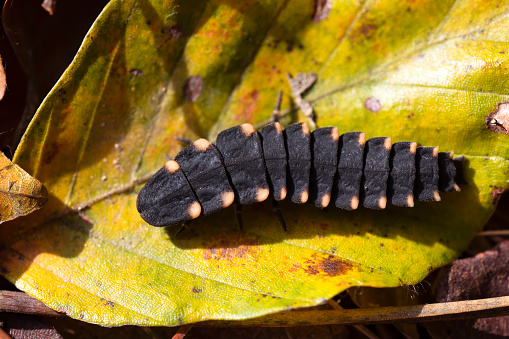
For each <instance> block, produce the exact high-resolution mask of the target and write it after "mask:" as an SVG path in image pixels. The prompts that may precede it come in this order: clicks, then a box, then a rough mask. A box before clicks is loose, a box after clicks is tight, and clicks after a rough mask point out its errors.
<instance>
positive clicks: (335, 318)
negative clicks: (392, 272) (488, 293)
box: [0, 291, 509, 327]
mask: <svg viewBox="0 0 509 339" xmlns="http://www.w3.org/2000/svg"><path fill="white" fill-rule="evenodd" d="M0 312H11V313H23V314H36V315H43V316H54V317H63V316H65V314H64V313H59V312H56V311H53V310H52V309H50V308H49V307H47V306H46V305H44V304H43V303H42V302H40V301H39V300H37V299H35V298H33V297H31V296H29V295H28V294H25V293H23V292H11V291H0ZM505 315H509V296H505V297H497V298H487V299H479V300H467V301H454V302H447V303H438V304H426V305H416V306H399V307H394V306H390V307H373V308H359V309H353V310H350V309H343V310H330V311H328V310H326V311H323V310H311V311H305V310H299V311H291V312H281V313H276V314H271V315H267V316H262V317H258V318H253V319H247V320H242V321H222V320H214V321H204V322H201V323H196V324H194V325H193V326H199V327H293V326H312V325H332V324H336V325H367V324H384V323H385V324H387V323H399V322H424V321H438V320H439V321H445V320H457V319H476V318H488V317H499V316H505Z"/></svg>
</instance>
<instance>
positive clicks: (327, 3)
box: [313, 0, 332, 24]
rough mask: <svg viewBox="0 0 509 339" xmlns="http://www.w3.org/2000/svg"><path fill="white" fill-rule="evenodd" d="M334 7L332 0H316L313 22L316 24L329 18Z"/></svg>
mask: <svg viewBox="0 0 509 339" xmlns="http://www.w3.org/2000/svg"><path fill="white" fill-rule="evenodd" d="M331 9H332V1H331V0H315V12H314V13H313V22H314V23H315V24H317V23H319V22H320V21H323V20H325V19H327V17H328V16H329V14H330V11H331Z"/></svg>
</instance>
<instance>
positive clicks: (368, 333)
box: [328, 299, 379, 339]
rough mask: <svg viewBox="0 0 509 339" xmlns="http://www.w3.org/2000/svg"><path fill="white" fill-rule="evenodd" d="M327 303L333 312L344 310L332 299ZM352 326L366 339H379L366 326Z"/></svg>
mask: <svg viewBox="0 0 509 339" xmlns="http://www.w3.org/2000/svg"><path fill="white" fill-rule="evenodd" d="M328 303H329V305H330V306H331V307H332V308H333V309H335V310H344V308H343V307H341V305H340V304H338V303H337V302H336V300H334V299H329V300H328ZM352 326H353V327H355V329H356V330H357V331H359V332H361V333H362V334H364V335H365V336H366V338H369V339H379V337H378V336H377V335H376V334H375V333H373V332H372V331H371V330H370V329H369V328H367V327H366V326H363V325H352Z"/></svg>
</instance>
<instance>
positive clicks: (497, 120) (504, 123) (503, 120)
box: [484, 102, 509, 134]
mask: <svg viewBox="0 0 509 339" xmlns="http://www.w3.org/2000/svg"><path fill="white" fill-rule="evenodd" d="M484 123H485V125H486V128H487V129H489V130H490V131H492V132H495V133H502V134H508V133H509V102H503V103H500V104H498V107H497V109H496V110H495V111H494V112H491V113H490V114H488V116H487V117H486V119H485V121H484Z"/></svg>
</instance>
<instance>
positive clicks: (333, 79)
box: [0, 0, 509, 326]
mask: <svg viewBox="0 0 509 339" xmlns="http://www.w3.org/2000/svg"><path fill="white" fill-rule="evenodd" d="M476 6H477V7H476ZM507 8H508V6H502V5H500V6H498V7H497V6H495V5H493V6H489V5H484V2H482V4H481V3H480V2H475V1H467V2H465V3H464V2H460V3H458V2H455V1H452V0H451V1H445V2H444V1H438V0H436V1H426V2H423V1H415V2H412V3H404V4H400V3H395V2H393V1H377V2H376V3H375V2H368V1H366V2H358V1H350V2H340V3H337V4H335V3H334V4H333V6H332V9H331V11H330V13H329V15H328V17H327V19H325V20H323V21H320V22H319V23H317V24H315V23H313V20H312V15H313V13H314V11H315V6H314V2H313V1H310V0H309V1H287V2H284V1H278V2H275V1H269V2H253V3H250V2H238V1H226V2H225V1H221V2H208V1H196V2H194V1H173V2H170V1H145V2H139V1H135V0H132V1H116V0H113V1H111V2H109V4H108V5H107V7H106V8H105V9H104V11H103V12H102V14H101V16H100V17H99V18H98V20H97V21H96V23H95V24H94V26H93V27H92V28H91V29H90V31H89V33H88V35H87V37H86V38H85V40H84V42H83V45H82V48H81V50H80V52H79V53H78V54H77V55H76V57H75V59H74V62H73V63H72V64H71V65H70V67H69V68H68V69H67V70H66V72H65V73H64V74H63V75H62V77H61V79H60V81H59V82H58V83H57V85H56V86H55V87H54V88H53V89H52V91H51V92H50V93H49V94H48V96H47V97H46V99H45V101H44V103H43V104H42V105H41V107H40V108H39V110H38V113H37V115H36V117H35V118H34V120H33V121H32V123H31V124H30V126H29V128H28V130H27V132H26V134H25V136H24V138H23V142H22V144H20V147H19V149H18V151H17V152H16V155H15V161H16V163H18V164H20V165H22V166H23V167H24V168H26V169H27V171H28V172H29V173H31V174H33V175H35V176H37V177H38V178H40V179H41V180H43V181H44V182H45V184H46V185H47V187H49V191H50V193H51V198H50V200H49V202H48V204H47V206H46V207H45V208H44V209H43V210H41V212H40V213H39V214H38V215H37V217H35V216H28V217H27V218H24V220H15V221H14V222H12V223H6V224H5V226H4V227H2V228H0V244H1V246H0V248H1V249H2V250H1V251H0V272H2V274H3V275H4V276H5V277H7V278H8V279H9V280H10V281H12V282H14V283H15V284H16V286H17V287H18V288H20V289H22V290H24V291H26V292H28V293H30V294H31V295H34V296H36V297H37V298H39V299H40V300H42V301H43V302H44V303H46V304H47V305H48V306H50V307H52V308H53V309H55V310H59V311H61V312H65V313H66V314H69V315H70V316H72V317H74V318H77V319H81V320H84V321H89V322H95V323H99V324H103V325H108V326H112V325H121V324H143V325H171V326H175V325H179V324H183V323H191V322H196V321H202V320H207V319H245V318H250V317H255V316H259V315H263V314H268V313H272V312H277V311H281V310H286V309H289V308H295V307H303V306H309V305H316V304H319V303H322V302H323V301H325V300H327V299H329V298H330V297H332V296H333V295H335V294H337V293H339V292H341V291H343V290H345V289H346V288H348V287H351V286H359V285H364V286H371V287H393V286H399V285H404V284H408V285H411V284H416V283H418V282H419V281H421V280H422V279H423V278H424V277H425V276H426V275H428V274H429V272H430V271H433V270H434V269H436V268H437V267H440V266H442V265H445V264H447V263H450V262H451V261H452V260H454V259H455V258H457V256H458V255H459V254H460V253H461V251H462V250H463V249H464V248H465V247H466V245H467V244H468V243H469V241H470V239H471V238H472V237H473V236H474V235H475V234H476V232H478V231H479V230H480V229H482V226H483V223H484V222H485V220H487V218H488V217H489V216H490V215H491V214H492V212H493V210H494V209H495V206H494V205H493V203H492V196H491V193H492V187H498V188H500V189H505V188H508V183H507V177H509V161H508V159H509V147H508V146H509V141H508V140H507V137H506V136H505V135H502V134H498V133H492V132H491V131H489V130H487V129H486V128H485V126H484V122H485V121H484V119H485V117H486V115H487V114H488V113H489V112H491V111H493V110H494V108H495V107H496V106H497V105H498V103H501V102H507V101H509V92H508V89H507V88H506V86H505V85H504V81H503V79H505V78H506V77H507V76H508V68H507V64H508V63H509V58H508V56H509V53H505V52H504V53H501V52H503V51H505V50H506V49H508V48H509V43H508V40H507V34H506V29H505V28H506V27H507V25H508V19H507V17H508V16H507ZM430 13H433V15H430ZM471 13H475V16H470V14H471ZM55 15H58V11H57V12H56V14H55ZM177 27H178V29H177ZM130 70H136V71H135V72H133V73H134V74H133V73H132V72H130ZM287 72H288V73H290V74H297V73H299V72H301V73H310V72H314V73H316V74H317V81H316V83H315V84H314V85H313V87H312V88H311V89H310V91H309V92H308V93H307V94H306V95H305V98H304V99H305V100H306V101H307V102H309V103H310V104H311V105H312V106H313V109H314V112H315V113H316V116H317V121H318V126H338V127H339V128H340V132H341V133H344V132H347V131H352V130H362V131H365V132H366V133H367V135H368V137H375V136H390V137H392V140H393V141H394V142H395V141H402V140H412V141H416V142H418V143H420V144H422V145H428V146H437V145H438V146H440V149H441V150H442V151H454V152H455V153H456V154H458V155H464V156H465V161H464V163H463V166H464V173H465V178H466V181H467V182H468V185H465V186H462V191H461V192H459V193H457V192H451V193H444V194H442V201H441V202H440V203H425V202H416V203H415V207H414V208H398V207H395V206H388V207H387V209H385V210H383V211H373V210H368V209H364V208H360V209H359V210H357V211H354V212H348V211H344V210H339V209H335V208H333V207H329V208H328V209H325V210H321V209H317V208H315V207H314V206H310V205H296V204H292V203H290V202H288V201H284V202H283V203H281V212H282V214H283V216H284V217H285V220H286V223H287V225H288V232H284V231H282V230H281V226H280V225H279V222H278V220H277V218H276V217H275V216H274V215H273V213H272V208H271V206H270V202H267V203H262V204H255V205H250V206H245V207H244V232H240V231H239V230H238V226H237V222H236V219H235V211H234V208H228V209H225V210H223V211H221V212H219V213H217V214H213V215H210V216H206V217H200V218H198V219H197V220H196V221H195V222H193V224H192V226H191V228H190V229H189V230H187V231H185V232H184V233H183V234H182V235H181V236H180V237H177V238H175V237H173V234H174V232H175V231H176V230H175V229H172V228H154V227H151V226H149V225H147V224H146V223H144V222H143V221H142V219H141V218H140V216H139V214H138V213H137V211H136V203H135V202H136V196H137V193H138V191H139V189H140V188H141V186H142V185H143V184H144V183H145V182H146V181H147V180H148V178H150V177H151V175H152V174H153V173H155V172H156V171H157V170H158V169H159V168H160V167H161V166H162V165H163V164H164V163H165V161H166V160H165V155H167V156H170V157H174V156H175V155H176V154H177V152H178V151H179V150H180V149H181V148H182V146H181V145H180V144H179V143H177V142H175V140H174V137H182V138H187V139H196V138H198V137H208V138H209V139H210V140H211V141H214V139H215V137H216V136H217V134H218V132H219V131H221V130H223V129H225V128H228V127H231V126H233V125H236V124H239V123H245V122H250V123H254V124H260V125H261V124H263V123H264V121H267V120H268V119H269V118H270V116H271V114H272V111H273V108H274V102H275V100H276V97H277V93H278V92H279V90H280V89H282V90H283V93H284V94H283V101H282V115H283V118H282V119H281V121H282V123H283V124H285V125H286V124H288V123H290V122H295V121H299V120H304V119H305V117H304V116H303V115H302V114H298V113H297V112H295V111H294V110H293V109H294V107H293V102H292V100H291V90H290V88H289V86H288V82H287V79H286V73H287ZM197 75H199V76H200V77H201V78H202V79H203V88H202V90H201V94H200V95H199V97H198V98H197V100H196V101H195V102H192V101H190V100H186V97H185V96H186V93H185V90H183V89H184V88H185V84H186V81H187V80H188V79H189V78H190V77H191V76H197ZM198 87H201V86H198ZM368 98H371V99H369V101H368V103H370V104H369V105H368V108H371V109H373V108H376V110H378V111H377V112H376V114H374V113H373V111H371V110H369V109H367V108H366V107H365V102H366V99H368ZM377 102H379V103H380V105H379V107H378V105H376V106H375V105H372V103H377Z"/></svg>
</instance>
